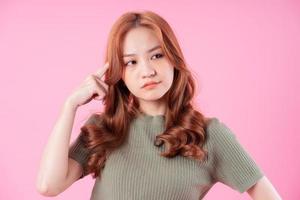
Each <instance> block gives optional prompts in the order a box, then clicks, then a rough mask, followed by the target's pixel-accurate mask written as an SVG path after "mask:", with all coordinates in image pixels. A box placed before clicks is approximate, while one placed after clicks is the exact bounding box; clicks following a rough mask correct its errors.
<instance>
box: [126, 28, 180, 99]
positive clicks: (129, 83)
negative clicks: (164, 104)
mask: <svg viewBox="0 0 300 200" xmlns="http://www.w3.org/2000/svg"><path fill="white" fill-rule="evenodd" d="M123 52H124V54H123V62H124V67H123V74H122V80H123V82H124V83H125V85H126V87H127V88H128V89H129V91H130V92H131V93H132V94H133V95H134V96H135V97H137V98H138V100H139V102H140V103H141V101H157V100H159V99H160V98H162V97H163V96H164V95H165V94H166V93H167V91H168V90H169V89H170V87H171V85H172V82H173V75H174V67H173V65H172V63H170V61H169V59H168V58H167V57H166V56H165V55H164V53H163V51H162V48H161V45H160V41H159V39H158V38H157V36H156V35H155V32H154V31H153V30H152V29H150V28H147V27H143V26H140V27H136V28H132V29H131V30H129V31H128V32H127V34H126V35H125V38H124V41H123ZM150 81H154V82H156V83H158V84H156V85H154V86H153V85H152V86H148V87H144V84H146V83H149V82H150Z"/></svg>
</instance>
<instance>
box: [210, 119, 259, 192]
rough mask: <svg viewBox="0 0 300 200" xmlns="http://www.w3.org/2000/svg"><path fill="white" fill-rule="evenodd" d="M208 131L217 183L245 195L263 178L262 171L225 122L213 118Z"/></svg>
mask: <svg viewBox="0 0 300 200" xmlns="http://www.w3.org/2000/svg"><path fill="white" fill-rule="evenodd" d="M208 131H209V136H210V140H211V142H212V152H213V174H214V175H213V176H214V178H215V179H216V181H219V182H221V183H223V184H225V185H227V186H229V187H231V188H232V189H234V190H237V191H239V192H240V193H243V192H245V191H246V190H248V189H249V188H250V187H251V186H253V185H254V184H255V183H256V182H257V181H258V180H259V179H260V178H262V177H263V175H264V174H263V172H262V170H261V169H260V168H259V167H258V165H257V164H256V163H255V161H254V160H253V159H252V158H251V157H250V155H249V153H248V152H247V151H246V150H245V149H244V148H243V147H242V146H241V144H240V143H239V141H238V140H237V138H236V136H235V134H234V133H233V132H232V131H231V129H229V128H228V127H227V126H226V125H225V124H224V123H223V122H221V121H219V120H218V119H217V118H213V119H212V121H211V122H210V124H209V126H208Z"/></svg>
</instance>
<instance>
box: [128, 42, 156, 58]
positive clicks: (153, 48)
mask: <svg viewBox="0 0 300 200" xmlns="http://www.w3.org/2000/svg"><path fill="white" fill-rule="evenodd" d="M159 48H161V46H160V45H156V46H155V47H152V48H151V49H149V50H148V51H147V52H148V53H150V52H151V51H154V50H156V49H159ZM134 55H136V54H124V55H123V57H129V56H134Z"/></svg>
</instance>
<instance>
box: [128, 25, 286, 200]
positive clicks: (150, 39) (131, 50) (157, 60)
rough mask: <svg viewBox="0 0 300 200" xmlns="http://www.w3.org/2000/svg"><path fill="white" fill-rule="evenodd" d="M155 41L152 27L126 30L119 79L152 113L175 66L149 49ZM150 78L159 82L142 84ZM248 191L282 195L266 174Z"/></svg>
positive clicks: (259, 198) (159, 109)
mask: <svg viewBox="0 0 300 200" xmlns="http://www.w3.org/2000/svg"><path fill="white" fill-rule="evenodd" d="M157 45H159V40H158V38H157V37H156V35H155V34H154V32H153V31H152V30H151V29H148V28H145V27H138V28H134V29H131V30H130V31H129V32H128V33H127V34H126V36H125V38H124V46H123V52H124V55H127V54H134V55H131V56H126V57H124V58H123V61H124V63H125V70H124V73H123V75H122V79H123V81H124V82H125V85H126V86H127V88H128V89H129V91H130V92H131V93H132V94H133V95H134V96H136V97H137V99H138V101H139V103H140V108H141V111H143V112H144V113H146V114H148V115H153V116H155V115H161V114H164V113H165V110H166V105H165V103H164V102H165V101H164V98H163V97H164V94H166V92H167V91H168V90H169V89H170V87H171V85H172V82H173V75H174V67H173V66H172V64H171V63H170V62H169V60H168V59H167V58H166V57H165V56H164V55H163V52H162V49H161V48H158V49H155V50H154V51H151V52H149V50H150V49H151V48H153V47H155V46H157ZM158 54H160V55H162V57H161V56H160V55H158ZM153 74H154V75H153ZM151 80H154V81H161V83H160V84H158V85H156V87H154V88H152V89H145V88H142V86H143V84H144V83H146V82H148V81H151ZM247 193H248V194H249V196H250V197H251V198H252V199H254V200H280V199H281V197H280V196H279V194H278V193H277V191H276V190H275V188H274V187H273V185H272V184H271V182H270V181H269V180H268V178H267V177H266V176H264V177H262V178H261V179H260V180H259V181H257V183H256V184H255V185H253V186H252V187H251V188H249V189H248V190H247Z"/></svg>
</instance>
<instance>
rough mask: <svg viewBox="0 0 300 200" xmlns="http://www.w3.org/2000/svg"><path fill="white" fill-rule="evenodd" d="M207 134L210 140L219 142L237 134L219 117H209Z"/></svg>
mask: <svg viewBox="0 0 300 200" xmlns="http://www.w3.org/2000/svg"><path fill="white" fill-rule="evenodd" d="M205 132H206V136H207V140H208V142H212V143H219V142H222V143H223V142H225V141H229V140H234V139H235V134H234V132H233V131H232V130H231V128H229V127H228V126H227V125H226V124H225V123H224V122H223V121H222V120H220V119H219V118H217V117H211V118H208V119H207V123H206V129H205Z"/></svg>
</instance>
